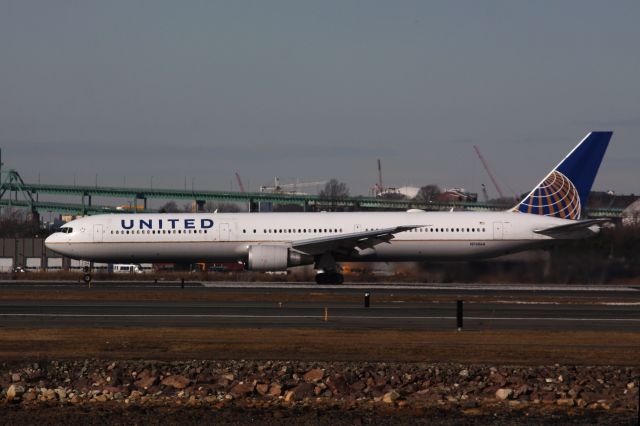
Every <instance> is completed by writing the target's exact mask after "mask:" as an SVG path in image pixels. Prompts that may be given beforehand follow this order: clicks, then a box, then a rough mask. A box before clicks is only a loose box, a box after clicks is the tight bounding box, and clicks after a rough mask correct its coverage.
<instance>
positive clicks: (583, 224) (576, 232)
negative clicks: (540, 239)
mask: <svg viewBox="0 0 640 426" xmlns="http://www.w3.org/2000/svg"><path fill="white" fill-rule="evenodd" d="M606 222H611V219H590V220H582V221H579V222H572V223H570V224H568V225H560V226H554V227H551V228H545V229H536V230H535V231H533V232H535V233H536V234H541V235H546V236H547V237H552V238H557V239H568V238H576V237H579V236H581V235H590V234H593V233H595V232H597V231H593V230H591V229H590V228H591V227H593V226H599V225H602V224H604V223H606Z"/></svg>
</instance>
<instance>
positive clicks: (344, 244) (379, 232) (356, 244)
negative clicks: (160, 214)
mask: <svg viewBox="0 0 640 426" xmlns="http://www.w3.org/2000/svg"><path fill="white" fill-rule="evenodd" d="M422 226H424V225H403V226H395V227H392V228H384V229H376V230H373V231H363V232H353V233H351V234H342V235H332V236H328V237H320V238H312V239H308V240H301V241H295V242H294V243H293V244H292V246H291V248H292V249H294V250H296V251H299V252H301V253H304V254H308V255H312V256H313V255H320V254H323V253H327V252H332V251H333V252H345V253H350V252H352V251H353V250H355V249H361V250H364V249H367V248H372V247H373V246H376V245H378V244H381V243H388V242H389V241H391V240H392V239H393V238H394V235H395V234H397V233H399V232H404V231H408V230H410V229H415V228H420V227H422Z"/></svg>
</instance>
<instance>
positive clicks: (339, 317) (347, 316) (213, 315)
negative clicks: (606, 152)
mask: <svg viewBox="0 0 640 426" xmlns="http://www.w3.org/2000/svg"><path fill="white" fill-rule="evenodd" d="M0 317H41V318H234V319H242V318H246V319H256V318H267V319H320V320H322V319H323V318H324V317H323V316H322V315H222V314H221V315H216V314H202V315H201V314H148V315H146V314H106V315H100V314H0ZM331 318H332V319H363V320H403V319H404V320H423V319H424V320H440V319H442V320H451V319H456V317H455V316H439V317H434V316H410V317H407V316H400V317H386V316H361V315H353V316H351V315H332V316H331ZM464 318H465V319H467V320H488V321H583V322H584V321H622V322H638V323H640V318H554V317H544V318H536V317H531V318H518V317H464Z"/></svg>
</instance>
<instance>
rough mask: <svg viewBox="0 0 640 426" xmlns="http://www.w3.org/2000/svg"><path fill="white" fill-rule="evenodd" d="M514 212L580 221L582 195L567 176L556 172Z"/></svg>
mask: <svg viewBox="0 0 640 426" xmlns="http://www.w3.org/2000/svg"><path fill="white" fill-rule="evenodd" d="M513 210H514V211H519V212H522V213H531V214H539V215H545V216H553V217H559V218H563V219H572V220H578V219H580V211H581V205H580V195H579V194H578V190H577V189H576V187H575V186H574V185H573V183H572V182H571V181H570V180H569V179H568V178H567V177H566V176H565V175H563V174H562V173H560V172H559V171H557V170H554V171H553V172H551V173H550V174H549V175H548V176H547V178H546V179H545V180H544V181H543V182H542V183H541V184H540V185H539V186H538V187H537V188H536V189H534V190H533V191H532V192H531V194H529V195H528V196H527V198H525V199H524V200H523V201H522V202H521V203H520V204H518V205H517V206H516V207H515V208H514V209H513Z"/></svg>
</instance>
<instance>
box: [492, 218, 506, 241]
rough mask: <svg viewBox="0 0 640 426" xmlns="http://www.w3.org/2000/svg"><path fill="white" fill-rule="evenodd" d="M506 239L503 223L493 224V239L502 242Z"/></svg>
mask: <svg viewBox="0 0 640 426" xmlns="http://www.w3.org/2000/svg"><path fill="white" fill-rule="evenodd" d="M503 237H504V226H503V224H502V222H493V239H494V240H501V239H502V238H503Z"/></svg>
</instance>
